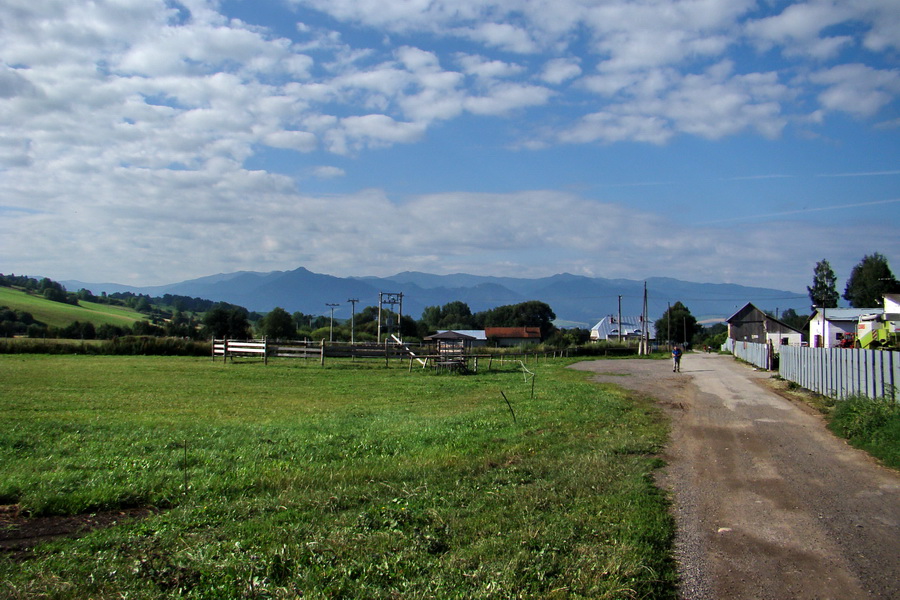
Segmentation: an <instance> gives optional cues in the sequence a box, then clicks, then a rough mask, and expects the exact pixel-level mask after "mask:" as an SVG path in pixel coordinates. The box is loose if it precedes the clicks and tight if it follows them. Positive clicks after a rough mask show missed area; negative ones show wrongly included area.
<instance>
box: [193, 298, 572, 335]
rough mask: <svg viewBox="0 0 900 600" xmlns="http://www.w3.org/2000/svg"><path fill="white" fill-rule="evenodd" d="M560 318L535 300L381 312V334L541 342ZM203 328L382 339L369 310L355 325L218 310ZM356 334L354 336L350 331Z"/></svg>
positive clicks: (275, 312)
mask: <svg viewBox="0 0 900 600" xmlns="http://www.w3.org/2000/svg"><path fill="white" fill-rule="evenodd" d="M554 319H556V314H555V313H554V312H553V309H551V308H550V306H549V305H547V304H546V303H544V302H540V301H537V300H531V301H528V302H521V303H519V304H511V305H506V306H498V307H496V308H492V309H490V310H486V311H482V312H477V313H473V312H472V310H471V309H470V308H469V306H468V305H467V304H466V303H465V302H460V301H454V302H449V303H447V304H445V305H443V306H429V307H426V308H425V310H424V311H423V313H422V318H421V319H419V320H418V321H416V320H414V319H413V318H412V317H410V316H408V315H403V316H402V317H401V316H399V315H398V314H397V313H394V312H392V311H388V310H383V311H382V315H381V320H382V323H381V325H382V334H390V333H399V334H400V336H401V337H404V338H418V339H422V338H424V337H425V336H427V335H429V334H432V333H434V332H435V331H437V330H439V329H484V328H485V327H539V328H540V330H541V337H542V339H545V340H546V339H549V338H550V337H551V336H552V335H553V334H555V333H557V330H556V327H555V326H554V325H553V320H554ZM203 325H204V327H205V329H206V331H207V332H209V333H210V335H213V336H215V337H231V338H241V337H248V336H250V335H253V334H257V335H261V336H265V337H268V338H272V339H298V338H309V339H324V338H327V339H335V340H344V341H349V340H350V339H351V337H352V338H353V339H355V340H359V341H372V340H375V339H376V338H377V335H378V307H377V306H367V307H365V308H363V309H361V310H360V311H359V312H357V313H356V314H355V315H354V316H353V318H352V320H350V321H348V320H337V321H334V322H332V321H331V319H330V318H329V317H327V316H321V315H319V316H313V315H306V314H303V313H302V312H295V313H294V314H293V315H292V314H290V313H288V312H287V311H286V310H284V309H283V308H281V307H275V308H274V309H272V310H271V311H269V312H268V313H267V314H266V315H264V316H262V317H261V318H259V319H258V320H255V321H253V320H251V318H250V314H249V313H248V312H247V311H246V309H242V308H240V307H228V306H216V307H214V308H213V309H212V310H210V311H208V312H207V313H206V314H205V315H204V317H203ZM351 329H352V331H351Z"/></svg>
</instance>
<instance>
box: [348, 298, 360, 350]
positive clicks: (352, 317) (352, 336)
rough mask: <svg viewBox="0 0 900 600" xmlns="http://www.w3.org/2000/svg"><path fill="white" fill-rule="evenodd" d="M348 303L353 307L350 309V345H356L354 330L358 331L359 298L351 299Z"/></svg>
mask: <svg viewBox="0 0 900 600" xmlns="http://www.w3.org/2000/svg"><path fill="white" fill-rule="evenodd" d="M347 302H349V303H350V306H351V307H352V308H351V309H350V343H351V344H354V343H356V336H355V333H354V330H355V329H356V323H355V321H356V303H357V302H359V298H349V299H348V300H347Z"/></svg>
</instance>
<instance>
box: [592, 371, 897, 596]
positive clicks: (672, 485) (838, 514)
mask: <svg viewBox="0 0 900 600" xmlns="http://www.w3.org/2000/svg"><path fill="white" fill-rule="evenodd" d="M574 368H576V369H580V370H585V371H591V372H593V373H596V379H597V380H598V381H602V382H608V383H614V384H616V385H620V386H622V387H625V388H628V389H632V390H636V391H639V392H641V393H644V394H647V395H649V396H652V397H654V398H656V399H657V400H658V401H659V402H660V403H661V404H662V405H664V406H665V407H666V408H667V410H668V411H669V413H670V414H671V416H672V437H671V442H670V445H669V448H668V450H667V456H666V459H667V461H668V465H669V466H668V467H667V468H666V470H665V472H664V474H663V475H662V478H661V482H660V483H661V485H663V487H665V488H666V489H668V490H669V491H670V492H671V494H672V498H673V501H674V512H675V518H676V522H677V525H678V534H677V539H676V549H677V554H678V560H679V570H680V574H681V579H682V585H681V590H680V592H681V597H682V598H686V599H689V600H724V599H729V600H731V599H743V598H747V599H750V598H752V599H754V600H762V599H806V598H809V599H813V598H815V599H835V600H852V599H856V598H877V599H885V600H887V599H889V598H891V599H897V598H900V474H898V473H896V472H894V471H891V470H888V469H886V468H883V467H881V466H880V465H878V464H876V462H875V461H874V460H873V459H871V458H869V457H868V456H867V455H866V454H864V453H862V452H860V451H857V450H855V449H853V448H851V447H850V446H848V445H847V444H846V443H844V442H843V441H842V440H839V439H838V438H835V437H834V436H833V435H832V434H831V433H830V432H829V431H828V430H827V429H826V428H825V426H824V421H823V419H822V417H821V416H820V415H818V414H817V413H815V412H814V411H813V410H812V409H810V408H809V407H807V406H806V405H803V404H801V403H799V402H796V401H791V400H788V399H785V398H783V397H781V396H780V395H778V394H777V393H775V392H774V391H773V390H772V389H771V386H770V384H769V381H770V379H771V374H769V373H765V372H760V371H755V370H754V369H753V368H752V367H748V366H746V365H743V364H740V363H738V362H736V361H735V360H734V359H733V358H731V357H728V356H719V355H715V354H688V355H686V356H685V357H684V360H683V361H682V372H681V373H672V367H671V364H670V363H669V362H664V361H652V360H614V361H613V360H607V361H590V362H584V363H579V364H577V365H575V366H574Z"/></svg>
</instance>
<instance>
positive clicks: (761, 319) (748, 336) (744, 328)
mask: <svg viewBox="0 0 900 600" xmlns="http://www.w3.org/2000/svg"><path fill="white" fill-rule="evenodd" d="M725 322H726V323H728V337H729V338H731V339H733V340H734V341H736V342H752V343H754V344H771V345H772V346H774V347H775V348H777V347H778V346H800V345H802V343H803V332H802V331H800V330H799V329H794V328H793V327H791V326H790V325H788V324H787V323H783V322H781V321H779V320H778V319H776V318H775V317H772V316H769V315H767V314H766V313H764V312H763V311H761V310H760V309H758V308H756V307H755V306H753V304H751V303H750V302H748V303H747V304H745V305H744V306H743V308H741V309H740V310H738V311H737V312H736V313H734V314H733V315H731V316H730V317H728V319H726V321H725Z"/></svg>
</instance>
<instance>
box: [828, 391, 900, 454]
mask: <svg viewBox="0 0 900 600" xmlns="http://www.w3.org/2000/svg"><path fill="white" fill-rule="evenodd" d="M829 427H830V428H831V430H832V431H834V432H835V433H837V434H838V435H840V436H842V437H845V438H847V440H848V441H849V442H850V443H851V444H853V445H854V446H856V447H858V448H862V449H863V450H866V451H867V452H869V453H871V454H872V455H873V456H876V457H878V458H880V459H881V460H883V461H884V462H885V464H887V465H888V466H891V467H894V468H900V403H898V402H896V401H894V400H891V399H890V398H877V399H872V398H866V397H864V396H855V397H852V398H848V399H846V400H843V401H840V402H837V403H836V404H835V408H834V411H833V412H832V414H831V419H830V423H829Z"/></svg>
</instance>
